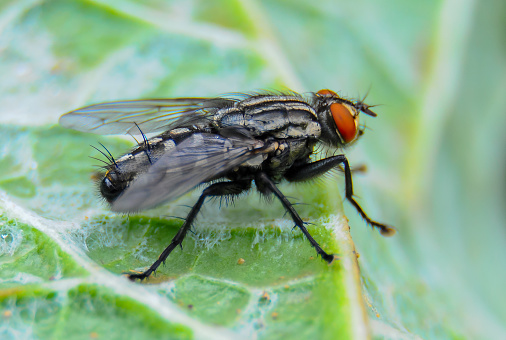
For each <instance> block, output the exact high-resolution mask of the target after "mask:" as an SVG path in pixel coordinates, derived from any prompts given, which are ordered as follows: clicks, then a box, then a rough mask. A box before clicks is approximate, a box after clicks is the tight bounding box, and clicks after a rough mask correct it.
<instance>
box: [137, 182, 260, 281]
mask: <svg viewBox="0 0 506 340" xmlns="http://www.w3.org/2000/svg"><path fill="white" fill-rule="evenodd" d="M250 187H251V181H235V182H218V183H214V184H211V185H210V186H208V187H207V188H206V189H204V191H203V192H202V195H200V198H199V199H198V201H197V203H195V205H194V206H193V207H192V209H191V210H190V213H189V214H188V216H187V217H186V220H185V222H184V223H183V225H182V226H181V228H180V229H179V230H178V232H177V234H176V236H174V238H172V241H171V242H170V244H169V245H168V247H167V248H165V250H164V251H163V252H162V253H161V254H160V256H159V257H158V259H157V260H156V261H155V262H154V263H153V264H152V265H151V267H149V269H148V270H146V271H145V272H143V273H140V274H129V275H128V278H129V279H130V280H136V279H140V280H143V279H145V278H147V277H149V276H150V275H151V274H152V273H153V272H154V271H156V270H157V269H158V267H159V266H160V264H162V263H164V262H165V260H166V259H167V257H169V255H170V253H171V252H172V251H173V250H174V249H175V248H176V247H177V246H178V245H179V246H181V244H182V242H183V240H184V238H185V236H186V234H187V233H188V230H190V228H191V225H192V223H193V221H194V220H195V217H196V216H197V214H198V213H199V211H200V208H202V205H203V204H204V201H205V200H206V198H207V197H212V196H234V195H238V194H240V193H242V192H243V191H246V190H248V189H249V188H250Z"/></svg>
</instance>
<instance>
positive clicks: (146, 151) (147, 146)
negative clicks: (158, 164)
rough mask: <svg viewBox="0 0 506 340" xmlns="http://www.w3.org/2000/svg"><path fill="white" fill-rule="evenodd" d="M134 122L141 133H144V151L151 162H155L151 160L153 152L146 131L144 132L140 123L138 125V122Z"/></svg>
mask: <svg viewBox="0 0 506 340" xmlns="http://www.w3.org/2000/svg"><path fill="white" fill-rule="evenodd" d="M134 124H135V126H137V128H138V129H139V131H140V133H141V135H142V139H144V153H145V154H146V157H148V161H149V164H153V162H152V161H151V157H150V155H149V154H150V153H151V146H150V145H149V143H148V139H147V138H146V135H145V134H144V132H142V130H141V128H140V127H139V125H137V123H135V122H134ZM134 139H135V138H134ZM135 141H137V140H135ZM137 144H139V142H137Z"/></svg>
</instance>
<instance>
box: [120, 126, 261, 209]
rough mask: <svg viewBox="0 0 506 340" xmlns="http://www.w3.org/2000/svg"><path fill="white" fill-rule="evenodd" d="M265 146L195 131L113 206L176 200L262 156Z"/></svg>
mask: <svg viewBox="0 0 506 340" xmlns="http://www.w3.org/2000/svg"><path fill="white" fill-rule="evenodd" d="M263 146H264V143H262V142H261V141H258V140H255V139H248V138H238V137H231V138H225V137H223V136H220V135H215V134H209V133H196V134H193V135H191V136H189V137H188V138H186V139H185V140H184V141H182V142H181V143H179V144H178V145H177V146H176V147H175V148H174V149H172V150H171V151H169V152H168V153H167V154H165V155H164V156H163V157H162V158H160V159H159V160H158V161H157V162H156V163H155V164H153V166H152V167H151V168H150V169H149V170H148V172H146V173H144V174H142V175H140V176H139V178H137V179H135V180H134V181H133V182H132V184H131V185H130V186H129V187H128V188H127V189H126V190H125V191H124V192H123V193H122V194H121V195H120V196H119V197H118V198H117V199H116V200H115V201H114V202H113V204H112V207H111V209H112V210H113V211H118V212H132V211H139V210H144V209H148V208H152V207H154V206H156V205H159V204H160V203H163V202H165V201H169V200H173V199H175V198H177V197H179V196H181V195H183V194H185V193H187V192H188V191H190V190H191V189H193V188H194V187H195V186H197V185H199V184H200V183H203V182H206V181H209V180H211V179H213V178H216V177H218V176H219V175H220V174H223V173H225V172H227V171H229V170H231V169H233V168H234V167H236V166H238V165H240V164H242V163H244V162H246V161H248V160H249V159H251V158H253V157H255V156H258V155H259V154H260V153H262V148H263Z"/></svg>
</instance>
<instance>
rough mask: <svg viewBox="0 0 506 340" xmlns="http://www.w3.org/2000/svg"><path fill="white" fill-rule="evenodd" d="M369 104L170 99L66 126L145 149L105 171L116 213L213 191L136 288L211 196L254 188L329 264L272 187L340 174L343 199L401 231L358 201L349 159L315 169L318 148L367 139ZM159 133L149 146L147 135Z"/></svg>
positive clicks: (86, 112) (115, 107)
mask: <svg viewBox="0 0 506 340" xmlns="http://www.w3.org/2000/svg"><path fill="white" fill-rule="evenodd" d="M370 108H371V106H369V105H367V104H365V103H364V102H363V100H348V99H345V98H342V97H340V96H339V95H337V94H336V93H335V92H333V91H330V90H321V91H318V92H316V93H311V94H309V95H307V96H302V95H299V94H297V93H294V92H289V93H280V94H273V93H263V94H252V95H243V96H242V97H239V98H235V97H230V98H228V97H217V98H174V99H153V100H134V101H120V102H109V103H102V104H96V105H91V106H87V107H84V108H81V109H78V110H75V111H72V112H69V113H67V114H65V115H63V116H62V117H61V118H60V121H59V122H60V124H61V125H62V126H64V127H67V128H71V129H74V130H78V131H84V132H91V133H96V134H139V132H140V134H141V135H142V137H143V141H144V142H143V143H140V144H139V145H138V146H137V147H136V148H134V149H133V150H132V151H130V152H129V153H127V154H125V155H123V156H121V157H120V158H118V159H116V160H114V158H112V156H111V157H110V161H111V162H110V164H108V165H107V166H106V167H105V170H106V172H105V175H104V177H103V179H102V180H101V182H100V192H101V194H102V196H103V197H104V198H105V199H106V200H107V202H109V203H110V205H111V209H112V210H113V211H116V212H137V211H140V210H144V209H149V208H152V207H155V206H157V205H159V204H161V203H164V202H167V201H170V200H174V199H176V198H177V197H179V196H181V195H183V194H185V193H187V192H188V191H190V190H192V189H193V188H195V187H196V186H198V185H199V184H202V183H207V184H208V186H207V187H206V188H205V189H204V190H203V191H202V194H201V196H200V198H199V199H198V201H197V202H196V203H195V205H194V206H193V207H192V208H191V210H190V212H189V213H188V216H187V217H186V219H185V220H184V223H183V225H182V226H181V228H180V229H179V231H178V232H177V234H176V235H175V236H174V238H173V239H172V241H171V242H170V244H169V246H168V247H167V248H166V249H165V250H164V251H163V252H162V254H161V255H160V256H159V258H158V259H157V260H156V261H155V262H154V263H153V264H152V265H151V267H149V269H148V270H146V271H145V272H143V273H135V274H129V278H130V279H131V280H135V279H141V280H142V279H145V278H147V277H149V276H150V275H151V274H152V273H153V272H154V271H156V269H157V268H158V267H159V266H160V264H161V263H163V262H165V260H166V259H167V257H168V256H169V254H170V253H171V252H172V251H173V250H174V249H175V248H176V247H177V246H178V245H180V246H181V245H182V242H183V239H184V238H185V236H186V234H187V232H188V230H190V227H191V225H192V223H193V222H194V220H195V217H196V216H197V214H198V212H199V210H200V208H201V207H202V205H203V203H204V201H205V200H206V198H208V197H226V198H233V197H234V196H237V195H239V194H241V193H243V192H245V191H247V190H249V189H250V188H251V183H252V181H254V182H255V186H256V188H257V189H258V191H259V192H260V193H261V194H263V195H272V194H274V196H275V197H277V198H278V199H279V200H280V201H281V203H282V205H283V207H284V208H285V209H286V211H287V212H288V213H289V214H290V216H291V218H292V219H293V221H294V223H295V225H296V226H297V227H299V228H300V230H301V231H302V233H303V234H304V235H305V237H306V238H307V239H308V240H309V243H310V244H311V246H313V247H314V248H315V249H316V252H317V253H318V255H320V256H321V257H322V258H323V259H324V260H325V261H327V262H328V263H330V262H332V260H333V259H334V256H333V255H330V254H327V253H326V252H325V251H324V250H323V249H322V248H321V247H320V245H319V244H318V243H317V242H316V241H315V240H314V239H313V237H312V236H311V235H310V234H309V232H308V230H307V229H306V227H305V225H304V222H303V221H302V219H301V218H300V216H299V215H298V214H297V212H296V210H295V209H294V207H293V205H292V204H291V203H290V202H289V200H288V199H287V198H286V197H285V196H284V195H283V194H282V193H281V191H280V190H279V189H278V187H277V186H276V185H277V184H278V183H280V182H281V181H283V180H286V181H288V182H299V181H305V180H309V179H313V178H315V177H318V176H320V175H322V174H324V173H326V172H328V171H329V170H332V169H335V168H339V167H342V170H343V171H344V177H345V185H346V189H345V190H346V198H347V199H348V201H349V202H350V203H351V204H352V205H353V206H354V207H355V209H356V210H357V211H358V213H359V214H360V215H361V216H362V218H363V219H364V220H365V221H366V222H367V223H368V224H369V225H371V226H372V227H375V228H378V229H379V231H380V233H381V234H382V235H385V236H390V235H393V234H394V233H395V229H394V228H393V227H390V226H388V225H386V224H383V223H379V222H376V221H373V220H372V219H370V218H369V217H368V216H367V214H366V213H365V212H364V210H363V209H362V208H361V207H360V205H359V204H358V203H357V202H356V201H355V199H354V198H353V185H352V178H351V169H350V165H349V163H348V160H347V158H346V156H345V155H343V154H340V155H334V156H331V157H328V158H323V159H320V160H317V161H312V160H311V158H310V156H311V155H312V154H313V153H314V152H315V149H316V146H318V145H324V146H327V147H331V148H335V149H342V148H344V147H346V146H348V145H350V144H352V143H353V142H354V141H356V140H357V138H358V136H359V135H361V130H360V128H359V126H358V118H359V117H358V116H359V113H360V112H363V113H365V114H367V115H369V116H373V117H375V116H376V114H375V113H374V112H373V111H371V109H370ZM157 132H158V133H160V134H158V135H157V136H156V137H153V138H149V139H147V138H146V136H145V135H144V133H157Z"/></svg>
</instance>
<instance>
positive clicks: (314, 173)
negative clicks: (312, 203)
mask: <svg viewBox="0 0 506 340" xmlns="http://www.w3.org/2000/svg"><path fill="white" fill-rule="evenodd" d="M340 164H343V165H344V181H345V183H346V199H348V201H350V203H351V204H352V205H353V206H354V207H355V209H357V211H358V213H359V214H360V216H362V218H363V219H364V220H365V221H366V222H367V223H368V224H370V225H371V226H372V227H376V228H378V229H379V231H380V233H381V235H383V236H392V235H394V234H395V232H396V231H395V228H393V227H391V226H388V225H386V224H383V223H379V222H376V221H373V220H371V219H370V218H369V216H367V214H366V213H365V212H364V210H363V209H362V208H361V207H360V205H359V204H358V203H357V201H355V199H354V198H353V183H352V180H351V170H350V164H349V163H348V159H346V156H345V155H337V156H333V157H329V158H325V159H322V160H319V161H316V162H313V163H307V164H304V165H301V166H298V167H295V168H291V169H290V170H289V171H288V172H287V173H286V174H285V178H286V179H287V180H289V181H291V182H296V181H304V180H308V179H312V178H315V177H318V176H320V175H322V174H324V173H325V172H327V171H329V170H331V169H333V168H335V167H337V166H339V165H340Z"/></svg>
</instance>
